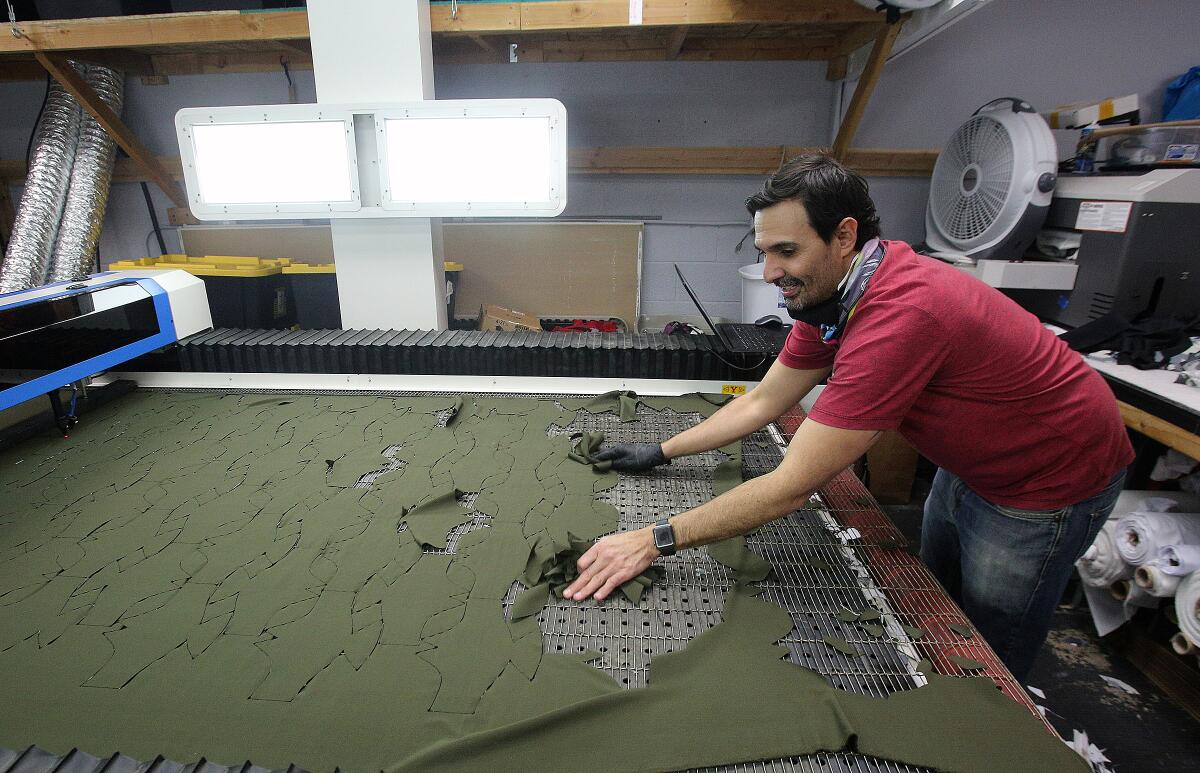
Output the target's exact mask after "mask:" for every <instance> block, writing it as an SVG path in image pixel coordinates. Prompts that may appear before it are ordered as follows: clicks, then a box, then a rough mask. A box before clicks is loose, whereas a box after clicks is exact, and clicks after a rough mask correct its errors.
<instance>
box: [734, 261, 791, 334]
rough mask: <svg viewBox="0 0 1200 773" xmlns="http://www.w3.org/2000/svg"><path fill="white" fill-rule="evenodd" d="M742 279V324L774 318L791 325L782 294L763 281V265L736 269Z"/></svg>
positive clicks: (757, 264) (753, 264)
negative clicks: (764, 318)
mask: <svg viewBox="0 0 1200 773" xmlns="http://www.w3.org/2000/svg"><path fill="white" fill-rule="evenodd" d="M738 275H739V276H740V277H741V278H742V322H757V321H758V320H760V319H762V318H763V317H775V318H776V319H778V320H779V321H780V322H783V323H784V324H791V318H789V317H788V313H787V308H786V305H785V304H784V301H783V292H782V291H781V290H780V289H779V288H778V287H776V286H775V285H772V284H767V283H766V282H764V281H763V264H762V263H751V264H750V265H749V266H742V267H741V268H739V269H738Z"/></svg>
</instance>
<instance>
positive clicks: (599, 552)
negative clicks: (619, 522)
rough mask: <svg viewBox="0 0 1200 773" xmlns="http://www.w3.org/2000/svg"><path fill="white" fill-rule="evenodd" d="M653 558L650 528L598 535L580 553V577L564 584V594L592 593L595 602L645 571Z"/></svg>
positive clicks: (581, 597) (576, 597)
mask: <svg viewBox="0 0 1200 773" xmlns="http://www.w3.org/2000/svg"><path fill="white" fill-rule="evenodd" d="M656 558H658V548H656V547H655V546H654V534H653V531H652V530H651V529H638V530H637V531H630V532H625V533H624V534H610V535H608V536H607V537H601V538H600V539H599V540H597V541H596V544H595V545H592V547H591V548H590V549H589V550H588V552H586V553H584V554H583V555H582V556H580V558H579V561H578V562H577V564H576V565H577V566H578V567H579V577H577V578H576V579H575V582H573V583H571V584H570V585H569V586H567V589H566V590H565V591H564V592H563V596H564V597H565V598H569V599H574V600H575V601H583V600H584V599H586V598H587V597H588V596H593V597H594V598H595V599H596V601H603V600H604V599H606V598H608V596H609V594H611V593H612V592H613V591H614V590H616V589H617V588H619V587H621V585H623V584H624V583H626V582H629V581H630V580H632V579H633V578H634V577H637V576H638V575H639V574H641V573H642V572H644V571H646V568H647V567H648V566H650V564H652V563H654V559H656Z"/></svg>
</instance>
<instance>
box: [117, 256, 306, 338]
mask: <svg viewBox="0 0 1200 773" xmlns="http://www.w3.org/2000/svg"><path fill="white" fill-rule="evenodd" d="M288 265H291V261H290V260H288V259H287V258H270V259H267V258H251V257H241V256H236V255H206V256H204V257H193V256H189V255H162V256H160V257H157V258H141V259H138V260H119V261H116V262H115V263H112V264H111V265H109V269H110V270H113V271H121V270H129V269H138V268H150V269H180V270H183V271H187V272H188V273H189V274H192V275H194V276H198V277H200V279H201V280H203V282H204V289H205V292H207V293H208V306H209V309H210V310H211V311H212V320H213V326H214V327H240V328H285V327H291V326H292V325H293V324H295V312H294V309H293V308H292V301H291V293H290V292H289V291H288V283H287V279H286V278H285V277H284V276H283V268H284V267H285V266H288Z"/></svg>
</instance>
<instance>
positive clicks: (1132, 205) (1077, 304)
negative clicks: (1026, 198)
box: [1007, 168, 1200, 327]
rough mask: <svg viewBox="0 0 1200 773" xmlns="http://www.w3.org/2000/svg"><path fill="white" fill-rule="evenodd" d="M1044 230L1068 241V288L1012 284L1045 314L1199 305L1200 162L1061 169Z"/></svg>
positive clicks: (1074, 323)
mask: <svg viewBox="0 0 1200 773" xmlns="http://www.w3.org/2000/svg"><path fill="white" fill-rule="evenodd" d="M1043 234H1044V235H1053V234H1057V235H1058V238H1059V239H1060V240H1061V242H1062V243H1063V244H1064V245H1067V246H1068V247H1069V249H1068V254H1067V255H1066V256H1065V257H1068V258H1069V259H1070V260H1072V261H1073V262H1074V263H1075V264H1076V265H1077V266H1078V273H1077V274H1076V277H1075V284H1074V287H1073V288H1072V289H1070V290H1009V291H1007V294H1008V295H1009V296H1011V297H1012V298H1013V300H1015V301H1017V302H1018V303H1020V304H1021V305H1022V306H1024V307H1025V308H1026V309H1029V310H1030V311H1032V312H1033V313H1034V314H1037V315H1038V316H1039V317H1041V318H1042V319H1045V320H1048V321H1050V322H1054V323H1057V324H1060V325H1063V326H1066V327H1078V326H1080V325H1083V324H1086V323H1088V322H1091V321H1092V320H1094V319H1097V318H1099V317H1102V316H1104V315H1105V314H1108V313H1110V312H1116V313H1119V314H1121V315H1122V316H1124V317H1126V318H1127V319H1133V318H1134V317H1136V316H1138V315H1139V314H1142V313H1147V314H1151V315H1154V316H1158V317H1169V316H1174V315H1180V314H1194V313H1195V312H1196V310H1197V309H1200V260H1198V259H1197V257H1196V244H1197V242H1200V169H1190V168H1189V169H1155V170H1152V171H1149V172H1146V173H1143V174H1137V173H1133V174H1093V175H1080V176H1075V175H1063V176H1062V177H1060V178H1059V180H1058V186H1057V188H1056V189H1055V191H1054V199H1053V200H1052V202H1051V204H1050V211H1049V213H1048V215H1047V217H1046V224H1045V227H1044V231H1043ZM1041 238H1042V237H1039V240H1041ZM1051 238H1053V237H1051Z"/></svg>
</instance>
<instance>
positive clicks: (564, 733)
mask: <svg viewBox="0 0 1200 773" xmlns="http://www.w3.org/2000/svg"><path fill="white" fill-rule="evenodd" d="M725 618H726V620H725V622H724V623H723V624H721V625H719V626H716V627H715V628H712V629H710V630H708V631H705V632H704V633H702V634H700V635H699V636H698V637H696V638H695V639H694V640H693V641H692V642H691V643H690V644H689V645H688V647H687V648H686V649H684V650H683V651H681V652H676V653H671V654H667V655H664V656H661V657H659V658H656V659H655V661H654V663H653V665H652V667H651V673H650V682H649V685H648V686H647V687H646V688H644V689H639V690H623V691H619V692H602V693H599V694H593V695H592V696H591V697H589V698H586V699H583V700H579V701H576V702H573V703H570V704H567V705H564V706H562V707H559V708H557V709H554V710H551V711H546V712H539V713H538V714H537V715H536V716H533V717H530V718H528V719H513V720H512V721H509V722H507V723H505V724H503V725H501V726H499V727H495V728H492V729H488V730H483V731H481V732H477V733H473V734H470V735H467V736H465V737H461V738H457V739H445V740H441V741H438V742H436V743H433V744H431V745H429V746H428V747H427V748H426V749H424V750H422V751H421V752H419V753H417V754H415V755H413V756H411V757H408V758H406V759H404V760H400V761H399V762H397V764H395V765H394V766H391V767H390V768H389V770H393V771H427V772H428V773H438V772H439V771H474V770H507V769H533V768H543V767H546V766H547V765H552V766H553V767H554V768H555V769H559V770H606V771H668V770H680V769H684V768H699V767H707V766H711V765H720V764H723V763H728V762H730V761H732V760H734V759H740V760H754V759H771V758H779V757H788V756H791V755H794V754H797V753H810V752H817V751H831V752H832V751H842V750H852V751H858V752H861V753H864V754H868V755H872V756H876V757H881V758H885V759H895V760H902V761H904V762H906V763H908V764H913V765H921V766H927V767H930V768H934V769H941V770H959V771H980V772H983V771H987V772H988V773H990V772H991V771H996V770H1021V771H1063V770H1076V771H1085V770H1087V766H1086V764H1085V763H1084V762H1083V760H1082V759H1080V758H1079V757H1078V756H1077V755H1076V754H1075V753H1074V752H1072V751H1071V750H1070V749H1069V748H1067V747H1066V745H1064V744H1063V743H1062V742H1060V741H1058V740H1057V739H1055V738H1054V737H1053V736H1051V735H1050V734H1049V733H1047V732H1046V730H1045V728H1044V726H1043V725H1041V723H1040V722H1038V721H1037V720H1035V719H1034V718H1033V717H1032V715H1030V714H1029V713H1028V712H1027V711H1025V710H1024V709H1022V708H1020V707H1019V706H1017V705H1016V704H1014V703H1013V702H1012V701H1010V700H1009V699H1008V698H1005V697H1004V696H1003V695H1001V694H1000V692H999V691H998V690H996V689H995V686H994V685H993V683H992V682H991V680H987V679H953V678H947V677H941V676H938V675H937V674H929V676H928V678H929V679H930V685H929V686H927V687H923V688H920V689H913V690H909V691H907V692H900V693H896V694H894V695H892V696H891V697H889V698H886V699H883V698H869V697H864V696H858V695H853V694H850V693H846V692H842V691H839V690H834V689H832V688H831V687H829V685H828V684H827V683H826V682H825V681H824V679H822V678H821V677H820V676H818V675H817V674H815V673H814V672H812V671H808V670H807V669H803V668H799V667H796V666H793V665H791V664H789V663H787V662H785V661H784V660H783V656H784V654H785V653H786V650H784V649H783V648H782V647H778V646H775V645H774V644H773V642H774V641H776V640H777V639H779V638H781V637H783V636H785V635H787V633H788V631H790V630H791V628H792V622H791V618H790V617H789V616H788V614H787V613H786V612H784V611H783V610H781V609H779V608H778V607H776V606H774V605H772V604H769V603H766V602H763V601H759V600H758V599H756V598H754V596H753V595H752V594H751V593H750V592H747V591H745V590H742V591H737V592H734V593H733V594H731V596H730V598H729V599H728V600H727V602H726V607H725ZM717 674H720V677H719V678H717V677H716V675H717ZM702 675H710V677H711V678H700V677H701V676H702ZM539 678H540V677H539ZM537 681H538V680H537V679H535V680H534V682H533V683H534V684H536V683H537ZM516 705H522V704H521V703H518V704H516ZM732 707H736V709H735V710H736V718H737V725H736V730H737V732H730V727H731V726H730V724H729V722H730V717H729V714H728V711H729V710H730V709H731V708H732ZM484 708H485V707H484V705H483V704H481V706H480V710H481V711H482V710H484ZM499 708H500V707H497V709H498V710H499ZM522 708H523V706H522ZM520 713H521V712H519V711H517V712H514V715H519V714H520ZM617 727H624V728H657V729H661V732H649V731H648V732H625V733H622V734H621V735H620V737H619V739H616V738H613V737H612V736H611V734H610V728H617ZM930 728H937V732H936V733H931V732H930ZM798 749H802V750H804V751H803V752H797V750H798ZM897 750H901V751H902V753H900V754H897V753H896V752H897ZM549 761H553V762H552V763H551V762H549Z"/></svg>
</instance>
